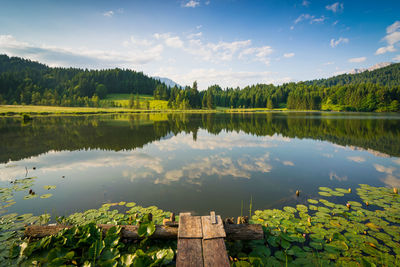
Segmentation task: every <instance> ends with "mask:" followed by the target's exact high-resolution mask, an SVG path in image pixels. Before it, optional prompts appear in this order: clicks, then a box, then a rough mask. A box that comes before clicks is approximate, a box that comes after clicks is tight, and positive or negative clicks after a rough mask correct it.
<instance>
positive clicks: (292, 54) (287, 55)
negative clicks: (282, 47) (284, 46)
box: [283, 53, 294, 58]
mask: <svg viewBox="0 0 400 267" xmlns="http://www.w3.org/2000/svg"><path fill="white" fill-rule="evenodd" d="M283 57H285V58H291V57H294V53H285V54H283Z"/></svg>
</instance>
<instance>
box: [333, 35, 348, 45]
mask: <svg viewBox="0 0 400 267" xmlns="http://www.w3.org/2000/svg"><path fill="white" fill-rule="evenodd" d="M348 42H349V39H348V38H343V37H339V39H337V40H335V39H334V38H332V39H331V43H330V45H331V47H332V48H334V47H336V46H338V45H339V44H347V43H348Z"/></svg>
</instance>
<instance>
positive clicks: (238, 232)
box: [25, 223, 264, 240]
mask: <svg viewBox="0 0 400 267" xmlns="http://www.w3.org/2000/svg"><path fill="white" fill-rule="evenodd" d="M97 226H98V227H99V228H101V229H102V230H103V234H105V233H106V232H107V231H108V229H110V228H111V227H113V226H114V225H112V224H98V225H97ZM176 226H177V223H175V225H173V226H164V225H156V231H155V232H154V234H153V235H152V236H150V238H151V239H176V238H177V237H178V227H176ZM71 227H72V226H69V225H46V226H40V225H30V226H27V227H26V229H25V236H26V237H32V238H42V237H45V236H49V235H55V234H57V233H58V232H59V231H61V230H63V229H68V228H71ZM121 228H122V229H121V237H122V238H125V239H130V240H135V239H141V237H140V236H139V235H138V226H137V225H121ZM224 228H225V232H226V238H227V239H232V240H257V239H263V238H264V232H263V229H262V226H261V225H259V224H225V225H224Z"/></svg>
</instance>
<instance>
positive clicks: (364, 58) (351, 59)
mask: <svg viewBox="0 0 400 267" xmlns="http://www.w3.org/2000/svg"><path fill="white" fill-rule="evenodd" d="M365 60H367V58H366V57H354V58H349V60H348V61H349V62H350V63H361V62H364V61H365Z"/></svg>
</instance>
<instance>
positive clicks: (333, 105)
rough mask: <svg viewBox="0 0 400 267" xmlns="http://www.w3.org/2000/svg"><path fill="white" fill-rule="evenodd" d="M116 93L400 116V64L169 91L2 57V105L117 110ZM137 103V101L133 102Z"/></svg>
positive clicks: (123, 75)
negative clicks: (278, 80)
mask: <svg viewBox="0 0 400 267" xmlns="http://www.w3.org/2000/svg"><path fill="white" fill-rule="evenodd" d="M111 93H129V94H132V96H134V94H150V95H153V96H154V98H155V99H160V100H166V101H168V107H169V108H171V109H198V108H205V109H213V108H215V107H216V106H220V107H228V108H269V109H272V108H284V107H286V108H288V109H297V110H320V109H321V108H323V107H324V109H334V110H346V111H380V112H389V111H392V112H393V111H400V104H399V103H400V63H398V64H392V65H390V66H387V67H385V68H381V69H378V70H375V71H371V72H369V71H365V72H363V73H359V74H343V75H339V76H335V77H332V78H329V79H321V80H313V81H306V82H298V83H294V82H292V83H286V84H283V85H279V86H275V85H272V84H256V85H251V86H247V87H245V88H225V89H222V88H221V87H220V86H219V85H213V86H210V87H209V88H208V89H207V90H205V91H199V90H198V88H197V82H194V83H193V85H192V86H186V87H185V88H180V87H172V88H171V87H168V86H166V85H165V84H164V83H161V82H159V81H157V80H155V79H153V78H150V77H148V76H146V75H144V74H143V73H141V72H135V71H131V70H122V69H109V70H83V69H76V68H50V67H48V66H46V65H43V64H40V63H37V62H33V61H30V60H25V59H21V58H17V57H8V56H6V55H0V104H33V105H61V106H96V107H98V106H100V105H103V106H106V107H107V106H110V107H111V106H115V103H113V102H112V101H109V102H108V101H103V102H102V103H100V101H99V100H100V99H103V98H105V97H106V95H107V94H111ZM132 99H133V97H132Z"/></svg>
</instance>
